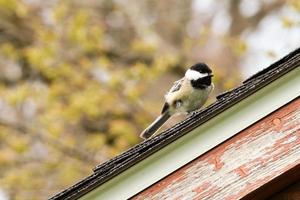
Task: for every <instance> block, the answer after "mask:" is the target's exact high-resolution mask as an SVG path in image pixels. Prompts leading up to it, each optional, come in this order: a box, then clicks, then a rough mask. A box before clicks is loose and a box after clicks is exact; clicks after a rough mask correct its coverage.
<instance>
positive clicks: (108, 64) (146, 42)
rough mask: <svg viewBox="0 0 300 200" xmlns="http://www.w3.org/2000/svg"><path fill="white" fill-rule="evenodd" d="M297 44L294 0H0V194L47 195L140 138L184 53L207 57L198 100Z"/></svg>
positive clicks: (186, 58) (298, 12)
mask: <svg viewBox="0 0 300 200" xmlns="http://www.w3.org/2000/svg"><path fill="white" fill-rule="evenodd" d="M299 46H300V1H299V0H289V1H284V0H251V1H249V0H205V1H200V0H177V1H176V0H164V1H159V0H111V1H110V0H85V1H82V0H63V1H59V0H47V1H43V0H0V199H1V200H2V199H3V200H7V199H11V200H14V199H20V200H24V199H25V200H26V199H32V200H34V199H45V198H47V197H50V196H51V195H53V194H55V193H57V192H59V191H61V190H62V189H65V188H67V187H69V186H70V185H72V184H74V183H75V182H77V181H78V180H80V179H82V178H84V177H85V176H87V175H88V174H90V173H91V172H92V171H91V170H92V168H93V167H95V166H96V165H97V164H100V163H102V162H104V161H106V160H107V159H109V158H111V157H113V156H116V155H117V154H119V153H120V152H122V151H124V150H126V149H128V148H130V147H131V146H134V145H135V144H137V143H138V142H140V141H141V140H140V139H139V137H138V135H139V133H140V132H141V131H142V130H143V129H144V128H145V127H146V126H147V125H148V124H149V123H151V121H152V120H153V119H154V118H155V117H156V116H157V115H158V114H159V112H160V109H161V106H162V104H163V95H164V94H165V92H166V91H167V90H168V88H169V87H170V86H171V85H172V83H173V81H175V80H176V79H178V78H180V77H181V76H182V75H183V73H184V71H185V70H186V69H187V68H188V67H189V66H190V65H191V64H194V63H195V62H199V61H203V62H206V63H207V64H208V65H210V66H211V68H213V71H214V74H215V76H214V83H215V85H216V89H215V91H214V94H213V95H212V97H211V98H210V100H209V102H208V104H209V103H211V102H213V101H214V100H215V96H216V95H217V94H218V93H220V92H222V91H225V90H227V89H230V88H232V87H235V86H237V85H239V84H241V81H242V80H243V79H245V78H246V77H248V76H250V75H251V74H253V73H255V72H257V71H259V70H261V69H263V68H264V67H267V66H268V65H269V64H270V63H272V62H274V61H276V60H277V59H279V58H280V57H282V56H284V55H285V54H287V53H288V52H290V51H292V50H294V49H295V48H297V47H299ZM183 117H184V116H183ZM183 117H182V116H181V118H180V117H179V118H173V120H171V122H169V123H168V124H166V125H165V126H164V128H167V127H169V126H171V125H172V124H174V123H176V122H178V121H180V120H181V119H182V118H183Z"/></svg>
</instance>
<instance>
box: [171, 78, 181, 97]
mask: <svg viewBox="0 0 300 200" xmlns="http://www.w3.org/2000/svg"><path fill="white" fill-rule="evenodd" d="M183 81H184V78H182V79H180V80H178V81H175V82H174V84H173V86H172V87H171V89H170V90H169V92H168V93H173V92H176V91H178V90H179V89H180V88H181V86H182V83H183Z"/></svg>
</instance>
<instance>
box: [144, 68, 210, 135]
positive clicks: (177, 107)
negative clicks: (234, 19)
mask: <svg viewBox="0 0 300 200" xmlns="http://www.w3.org/2000/svg"><path fill="white" fill-rule="evenodd" d="M212 77H213V74H212V70H211V69H210V68H209V67H208V66H207V65H206V64H205V63H197V64H195V65H193V66H191V67H190V68H189V69H188V70H187V71H186V73H185V75H184V77H183V78H182V79H180V80H178V81H175V82H174V85H173V86H172V87H171V89H170V90H169V92H167V94H166V95H165V104H164V106H163V109H162V111H161V115H160V116H158V117H157V118H156V120H155V121H154V122H153V123H152V124H150V125H149V126H148V128H146V129H145V130H144V131H143V132H142V133H141V135H140V137H141V138H144V139H147V138H150V137H151V136H152V135H153V134H154V133H155V132H156V131H157V130H158V129H159V128H160V127H161V126H162V125H163V124H164V123H165V122H166V121H167V120H168V119H169V118H170V117H171V116H172V115H174V114H179V113H188V114H189V113H191V112H193V111H195V110H197V109H199V108H201V107H202V106H203V104H204V103H205V102H206V100H207V99H208V96H209V94H210V93H211V91H212V90H213V87H214V85H213V83H212Z"/></svg>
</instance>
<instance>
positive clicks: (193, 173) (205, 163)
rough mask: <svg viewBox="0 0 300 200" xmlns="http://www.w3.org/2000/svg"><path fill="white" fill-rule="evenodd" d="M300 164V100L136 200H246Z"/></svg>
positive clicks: (232, 139) (181, 170) (212, 151)
mask: <svg viewBox="0 0 300 200" xmlns="http://www.w3.org/2000/svg"><path fill="white" fill-rule="evenodd" d="M245 117H247V116H245ZM241 120H243V119H241ZM237 123H238V122H237ZM220 134H222V133H220ZM195 148H197V147H195ZM178 159H180V158H178ZM299 164H300V98H298V99H296V100H294V101H293V102H291V103H289V104H288V105H285V106H284V107H282V108H281V109H279V110H278V111H276V112H274V113H272V114H270V115H269V116H267V117H266V118H264V119H262V120H260V121H259V122H257V123H255V124H253V125H252V126H250V127H249V128H247V129H245V130H244V131H242V132H240V133H239V134H237V135H236V136H235V137H233V138H231V139H230V140H228V141H226V142H225V143H223V144H221V145H219V146H218V147H216V148H214V149H213V150H211V151H209V152H207V153H206V154H204V155H202V156H200V157H199V158H197V159H196V160H194V161H192V162H191V163H189V164H187V165H186V166H184V167H182V168H181V169H179V170H177V171H176V172H174V173H172V174H171V175H169V176H168V177H166V178H164V179H163V180H161V181H160V182H158V183H156V184H154V185H153V186H151V187H149V188H148V189H146V190H145V191H143V192H141V193H139V194H138V195H136V196H135V197H133V199H203V200H204V199H214V200H217V199H222V200H224V199H225V200H232V199H240V198H243V197H245V196H246V195H248V194H249V193H251V192H252V191H254V190H256V189H258V188H260V187H261V186H262V185H264V184H266V183H268V182H270V181H271V180H273V179H274V178H276V177H278V176H280V175H281V174H283V173H284V172H286V171H288V170H290V169H292V168H293V167H295V166H297V165H299Z"/></svg>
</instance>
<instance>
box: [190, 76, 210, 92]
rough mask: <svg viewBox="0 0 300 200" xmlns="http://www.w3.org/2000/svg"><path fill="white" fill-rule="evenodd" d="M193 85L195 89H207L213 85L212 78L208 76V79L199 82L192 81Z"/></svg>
mask: <svg viewBox="0 0 300 200" xmlns="http://www.w3.org/2000/svg"><path fill="white" fill-rule="evenodd" d="M191 84H192V86H193V88H197V89H205V88H206V87H208V86H210V85H211V77H210V76H207V77H203V78H199V79H197V80H191Z"/></svg>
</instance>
